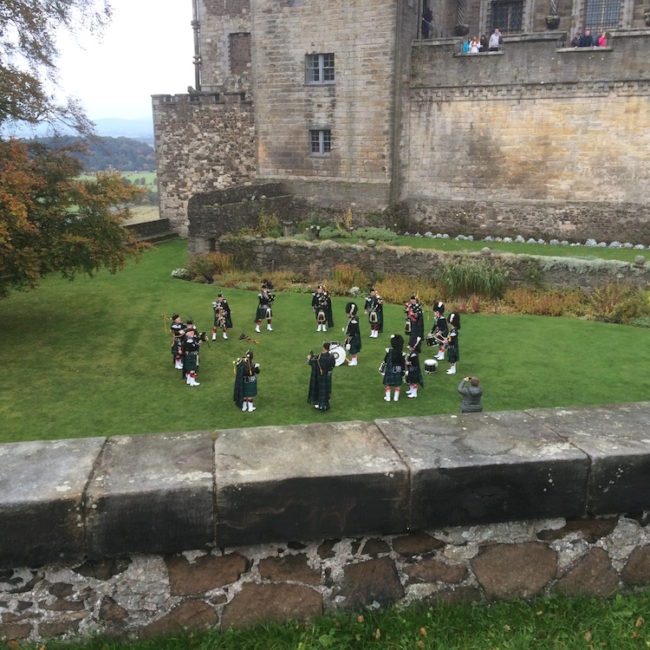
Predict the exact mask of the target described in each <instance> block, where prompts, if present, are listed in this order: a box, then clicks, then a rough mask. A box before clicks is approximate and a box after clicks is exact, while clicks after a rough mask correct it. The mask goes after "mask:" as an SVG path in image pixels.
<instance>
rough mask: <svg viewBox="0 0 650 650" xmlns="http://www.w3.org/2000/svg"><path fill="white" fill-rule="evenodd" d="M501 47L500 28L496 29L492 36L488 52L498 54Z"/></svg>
mask: <svg viewBox="0 0 650 650" xmlns="http://www.w3.org/2000/svg"><path fill="white" fill-rule="evenodd" d="M500 45H501V30H500V29H499V28H498V27H495V28H494V32H492V34H491V35H490V40H489V42H488V50H489V51H490V52H498V51H499V46H500Z"/></svg>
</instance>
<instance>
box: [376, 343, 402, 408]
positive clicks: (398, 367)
mask: <svg viewBox="0 0 650 650" xmlns="http://www.w3.org/2000/svg"><path fill="white" fill-rule="evenodd" d="M382 367H383V369H384V386H385V387H386V389H385V394H384V400H385V401H386V402H390V389H391V388H393V389H394V393H393V401H395V402H397V401H398V400H399V391H400V387H401V385H402V377H403V376H404V372H405V370H406V357H405V356H404V339H403V338H402V337H401V336H400V335H399V334H393V335H392V336H391V337H390V348H386V356H385V357H384V362H383V363H382Z"/></svg>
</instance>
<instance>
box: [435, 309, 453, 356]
mask: <svg viewBox="0 0 650 650" xmlns="http://www.w3.org/2000/svg"><path fill="white" fill-rule="evenodd" d="M433 316H434V322H433V327H432V328H431V334H432V335H433V341H432V343H433V344H437V345H438V354H436V356H435V358H436V359H438V360H439V361H442V360H443V359H444V358H445V350H446V349H447V336H449V327H448V325H447V319H446V318H445V305H444V303H443V302H442V301H441V300H437V301H436V302H434V303H433Z"/></svg>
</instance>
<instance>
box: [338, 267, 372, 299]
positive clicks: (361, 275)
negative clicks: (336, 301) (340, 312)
mask: <svg viewBox="0 0 650 650" xmlns="http://www.w3.org/2000/svg"><path fill="white" fill-rule="evenodd" d="M369 283H370V278H369V277H368V276H367V275H366V273H365V272H364V271H362V270H361V269H360V268H359V267H358V266H354V264H337V265H336V266H335V267H334V268H333V269H332V281H331V289H332V291H333V292H334V293H336V294H338V295H346V294H347V293H348V291H349V290H350V289H351V288H352V287H361V288H365V287H367V286H368V285H369Z"/></svg>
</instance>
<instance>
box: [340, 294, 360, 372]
mask: <svg viewBox="0 0 650 650" xmlns="http://www.w3.org/2000/svg"><path fill="white" fill-rule="evenodd" d="M345 313H346V314H347V315H348V322H347V325H346V326H345V329H344V332H345V349H346V351H347V352H349V353H350V356H351V359H350V360H349V361H348V366H356V365H357V355H358V354H359V352H360V351H361V330H360V329H359V315H358V308H357V305H356V303H354V302H349V303H348V304H347V305H346V307H345Z"/></svg>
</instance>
